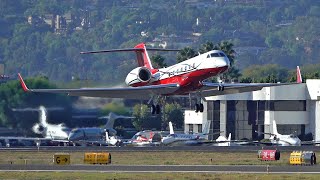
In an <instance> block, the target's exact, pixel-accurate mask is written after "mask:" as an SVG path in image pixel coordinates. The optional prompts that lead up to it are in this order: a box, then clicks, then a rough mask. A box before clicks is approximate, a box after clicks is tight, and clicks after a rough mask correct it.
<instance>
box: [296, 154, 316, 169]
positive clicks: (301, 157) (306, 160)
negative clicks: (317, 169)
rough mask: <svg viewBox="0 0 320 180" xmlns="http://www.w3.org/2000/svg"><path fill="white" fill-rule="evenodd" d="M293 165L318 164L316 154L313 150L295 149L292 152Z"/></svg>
mask: <svg viewBox="0 0 320 180" xmlns="http://www.w3.org/2000/svg"><path fill="white" fill-rule="evenodd" d="M290 164H291V165H311V166H312V165H314V164H317V158H316V154H315V153H314V152H313V151H293V152H292V153H291V154H290Z"/></svg>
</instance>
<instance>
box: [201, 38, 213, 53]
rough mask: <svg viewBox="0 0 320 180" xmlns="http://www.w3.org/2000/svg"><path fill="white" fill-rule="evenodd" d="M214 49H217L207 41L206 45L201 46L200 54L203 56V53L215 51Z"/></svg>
mask: <svg viewBox="0 0 320 180" xmlns="http://www.w3.org/2000/svg"><path fill="white" fill-rule="evenodd" d="M214 48H215V46H214V44H213V43H212V42H209V41H207V42H206V43H205V44H202V45H201V47H200V49H199V52H200V53H201V54H203V53H206V52H208V51H211V50H213V49H214Z"/></svg>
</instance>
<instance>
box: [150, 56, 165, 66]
mask: <svg viewBox="0 0 320 180" xmlns="http://www.w3.org/2000/svg"><path fill="white" fill-rule="evenodd" d="M164 61H165V58H164V57H163V56H161V55H159V54H156V55H154V56H151V62H152V65H153V67H154V68H163V67H166V66H168V65H167V64H166V63H165V62H164Z"/></svg>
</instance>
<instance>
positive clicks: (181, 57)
mask: <svg viewBox="0 0 320 180" xmlns="http://www.w3.org/2000/svg"><path fill="white" fill-rule="evenodd" d="M195 56H197V53H196V51H195V50H194V49H192V48H191V47H185V48H183V49H181V50H180V51H179V52H178V55H177V63H179V62H182V61H185V60H187V59H190V58H193V57H195Z"/></svg>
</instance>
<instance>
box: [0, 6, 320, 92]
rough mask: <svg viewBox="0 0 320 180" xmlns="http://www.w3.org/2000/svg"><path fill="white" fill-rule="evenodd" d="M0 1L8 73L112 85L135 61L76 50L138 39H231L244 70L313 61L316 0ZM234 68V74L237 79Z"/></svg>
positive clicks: (157, 42)
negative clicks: (82, 53) (251, 67)
mask: <svg viewBox="0 0 320 180" xmlns="http://www.w3.org/2000/svg"><path fill="white" fill-rule="evenodd" d="M0 2H1V3H0V4H1V5H0V26H1V27H2V28H1V29H0V62H2V63H3V64H4V65H5V73H6V74H8V75H10V76H12V77H15V76H16V73H17V72H21V73H22V74H23V75H24V76H37V75H44V76H47V77H48V78H49V79H50V80H53V81H55V82H59V83H60V85H62V86H67V85H68V82H70V81H72V80H90V82H94V84H97V83H98V84H103V85H106V83H105V82H108V83H107V85H114V84H119V83H122V82H123V79H124V78H125V76H126V75H127V73H128V72H129V71H130V70H131V69H132V68H133V67H134V66H135V56H134V54H132V53H112V54H97V55H80V54H79V52H81V51H89V50H100V49H110V48H129V47H133V46H134V45H135V44H137V43H140V42H146V43H147V45H148V46H155V47H166V48H185V47H190V48H191V49H193V50H194V51H195V52H194V53H196V54H198V50H199V49H200V50H199V52H202V50H201V48H199V47H201V45H202V44H206V43H207V42H212V43H213V44H219V43H220V42H222V41H227V42H229V43H231V44H233V49H234V51H235V53H234V64H235V67H236V69H239V70H240V73H241V72H243V73H245V72H249V70H246V69H247V68H248V67H249V66H251V65H260V66H261V65H262V66H263V65H265V64H276V65H277V66H279V68H280V69H281V68H284V69H286V70H287V71H289V70H288V69H293V68H295V66H296V65H307V64H317V63H319V57H320V54H319V53H320V46H319V41H320V32H319V30H318V29H319V24H320V22H319V21H320V19H319V16H320V14H319V12H320V8H319V7H320V6H319V5H320V3H319V2H318V1H312V0H284V1H272V0H259V1H248V0H240V1H239V0H237V1H236V0H230V1H222V0H217V1H209V0H194V1H189V0H173V1H164V0H160V1H155V0H151V1H144V0H140V1H129V0H122V1H118V0H108V1H104V0H93V1H92V0H70V1H62V0H26V1H18V0H1V1H0ZM153 55H155V56H159V54H153ZM160 55H161V56H163V58H164V60H162V63H163V64H164V65H170V64H173V63H175V62H176V61H179V54H178V55H177V54H174V53H164V54H160ZM158 58H159V57H158ZM273 67H274V66H270V65H267V66H266V67H265V68H273ZM240 73H236V77H237V78H239V79H241V77H239V76H240V75H241V74H240ZM313 73H315V74H317V73H318V74H319V70H316V72H313ZM245 74H246V76H244V77H243V78H246V77H247V76H248V73H245ZM281 77H282V76H281ZM260 78H261V77H260ZM255 79H259V78H255ZM287 79H288V78H286V79H285V80H286V81H287ZM289 79H290V78H289ZM78 85H79V84H78ZM80 85H82V86H83V84H80Z"/></svg>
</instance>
